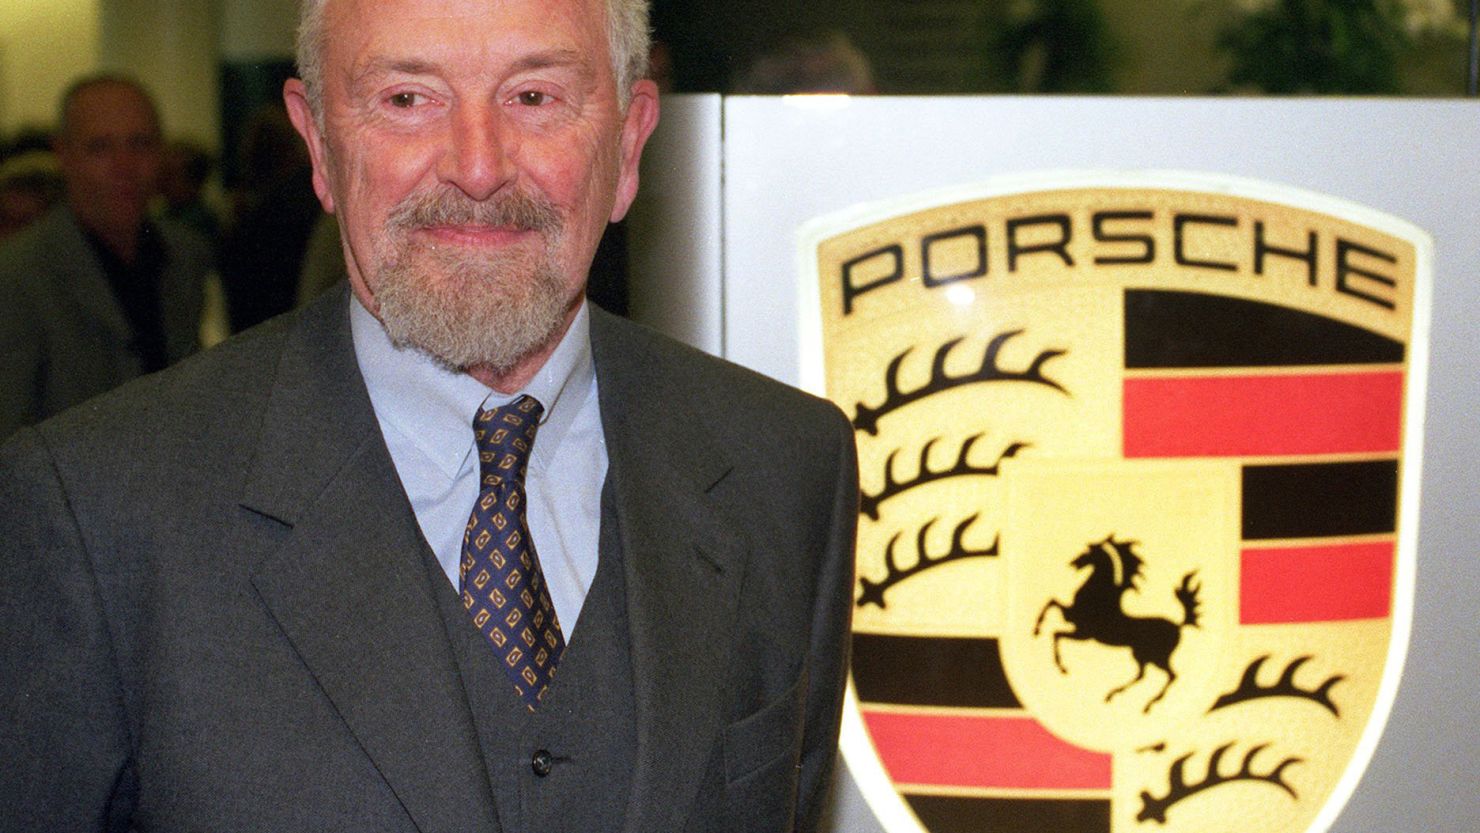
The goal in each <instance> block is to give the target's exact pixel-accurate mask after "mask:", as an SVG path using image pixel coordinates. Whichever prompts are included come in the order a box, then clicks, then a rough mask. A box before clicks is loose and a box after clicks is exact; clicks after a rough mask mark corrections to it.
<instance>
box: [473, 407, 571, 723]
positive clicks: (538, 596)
mask: <svg viewBox="0 0 1480 833" xmlns="http://www.w3.org/2000/svg"><path fill="white" fill-rule="evenodd" d="M543 412H544V408H543V407H542V406H541V405H540V403H539V402H537V401H535V400H534V399H533V398H532V397H529V396H521V397H519V398H518V399H516V400H514V401H513V402H511V403H509V404H507V405H503V406H501V407H498V408H484V409H480V410H479V411H478V416H477V417H476V418H475V419H474V420H473V435H474V437H475V438H476V439H477V442H478V463H479V469H480V480H479V491H478V502H477V503H476V504H474V506H473V514H472V516H471V517H469V518H468V528H467V531H466V532H465V533H463V551H462V563H461V565H460V568H459V570H458V589H459V590H460V591H461V592H462V600H463V607H465V608H467V610H468V613H469V614H470V615H471V616H472V617H473V624H474V625H475V626H477V628H478V630H479V631H480V632H481V633H482V634H483V635H484V636H485V637H487V638H488V641H489V644H491V645H492V646H493V651H494V655H495V656H497V657H498V659H499V664H500V665H502V666H503V667H504V671H505V673H507V674H508V675H509V678H510V679H511V680H513V682H514V689H515V690H516V691H518V692H519V696H520V697H522V698H523V699H524V702H525V703H526V704H527V705H528V706H529V710H530V711H534V710H535V708H536V707H537V706H538V705H539V702H540V698H542V697H544V695H545V691H546V690H547V689H548V688H549V687H550V682H551V680H552V679H554V676H555V666H556V664H558V663H559V662H560V654H561V652H562V651H564V650H565V638H564V637H563V636H562V635H561V633H560V622H559V621H558V620H557V619H556V617H555V605H554V604H553V603H551V601H550V591H549V588H547V587H546V586H545V575H544V573H543V572H542V571H541V570H540V560H539V557H538V556H537V555H535V551H534V542H533V541H532V540H530V536H529V525H528V524H527V523H526V522H525V512H524V504H525V494H524V472H525V469H526V468H527V467H528V465H529V450H530V448H531V447H532V446H533V445H534V434H535V431H537V430H538V429H539V427H540V414H541V413H543Z"/></svg>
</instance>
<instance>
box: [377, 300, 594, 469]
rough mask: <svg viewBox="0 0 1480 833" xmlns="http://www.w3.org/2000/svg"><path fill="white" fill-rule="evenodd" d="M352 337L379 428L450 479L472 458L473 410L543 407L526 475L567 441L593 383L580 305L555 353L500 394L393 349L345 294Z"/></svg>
mask: <svg viewBox="0 0 1480 833" xmlns="http://www.w3.org/2000/svg"><path fill="white" fill-rule="evenodd" d="M350 297H351V303H350V332H351V335H352V336H353V338H354V345H355V357H356V359H357V360H358V362H359V365H360V374H361V375H362V376H363V377H364V379H365V387H366V389H367V390H368V391H369V394H370V402H371V404H372V405H373V406H374V408H375V415H376V417H377V418H378V419H379V420H380V423H381V425H382V426H385V427H388V428H391V429H394V430H395V431H396V432H398V433H399V434H401V435H402V436H403V437H404V438H405V439H406V441H408V442H410V443H411V444H412V445H414V446H415V447H416V448H418V449H419V450H420V451H421V453H422V454H424V455H425V456H426V457H427V459H428V460H431V461H432V462H433V463H434V464H435V465H436V466H437V468H438V469H439V470H441V471H442V473H443V474H445V475H446V476H447V477H448V479H452V478H455V477H456V476H457V475H458V473H459V471H461V469H462V468H463V466H464V465H465V464H466V463H467V461H468V459H469V457H470V456H471V455H472V452H473V417H474V416H475V415H476V414H477V413H478V409H479V408H483V407H494V406H497V405H503V404H506V403H508V402H512V401H513V400H515V399H517V398H519V397H520V396H521V395H524V394H528V395H530V396H532V397H534V398H535V399H537V400H539V402H540V404H541V405H543V406H544V408H545V412H544V416H543V417H542V418H541V421H540V430H539V435H538V436H537V437H536V438H535V444H534V451H533V454H532V455H531V457H530V466H531V468H543V467H544V465H545V461H546V460H548V459H549V457H550V456H551V455H552V454H553V453H554V450H555V448H556V447H557V446H558V445H560V441H561V440H562V439H563V438H564V437H565V434H566V432H567V431H568V430H569V428H570V426H571V423H572V422H573V421H574V419H575V415H576V412H577V411H579V410H580V406H581V403H582V402H583V401H584V400H585V398H586V395H587V394H588V393H589V392H590V391H591V388H592V385H593V383H594V382H595V378H596V374H595V368H594V365H593V364H592V361H591V328H590V320H591V319H590V313H589V311H588V310H587V308H586V302H585V301H582V302H581V307H580V309H579V310H578V311H577V312H576V317H575V319H574V320H573V321H572V322H571V325H570V327H569V329H567V330H566V332H565V335H564V336H563V337H562V338H561V339H560V343H559V344H558V345H556V347H555V352H553V353H551V354H550V358H549V359H547V360H546V361H545V364H544V366H543V367H541V368H540V369H539V371H538V372H537V373H536V374H535V376H534V378H533V379H531V380H530V382H529V384H528V385H526V386H525V387H524V388H522V389H520V390H517V391H514V392H513V393H509V394H504V393H499V392H498V391H495V390H491V389H489V388H488V387H486V386H484V385H483V383H481V382H479V381H478V380H476V379H474V378H473V377H471V376H469V375H468V374H466V373H459V372H456V371H453V370H449V369H448V368H446V367H444V366H443V365H442V364H440V363H438V362H437V361H436V360H435V359H433V358H432V357H430V356H428V355H427V354H425V353H423V352H421V351H420V350H416V349H414V348H400V347H396V346H395V345H394V344H392V343H391V340H390V336H388V335H387V334H386V332H385V327H384V326H383V325H381V323H380V321H379V320H377V319H376V318H375V316H374V315H372V314H371V313H370V312H369V310H367V309H365V307H364V305H363V304H361V303H360V299H359V298H358V297H356V296H354V295H353V293H351V296H350Z"/></svg>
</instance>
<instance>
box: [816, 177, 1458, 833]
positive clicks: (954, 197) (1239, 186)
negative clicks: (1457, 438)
mask: <svg viewBox="0 0 1480 833" xmlns="http://www.w3.org/2000/svg"><path fill="white" fill-rule="evenodd" d="M1081 189H1101V190H1107V189H1138V190H1152V189H1155V190H1166V191H1184V192H1187V193H1205V194H1207V193H1211V194H1217V195H1221V196H1228V197H1235V198H1244V199H1250V200H1257V201H1262V202H1267V203H1274V204H1279V205H1284V206H1288V207H1291V208H1295V209H1303V210H1307V211H1312V212H1318V213H1322V214H1326V215H1330V216H1333V217H1336V218H1339V219H1342V220H1346V221H1349V222H1352V223H1356V224H1360V225H1363V226H1367V227H1370V228H1373V229H1375V230H1378V231H1380V232H1383V233H1385V234H1389V235H1391V236H1393V237H1397V238H1400V239H1402V240H1404V241H1406V242H1408V243H1409V244H1411V245H1412V246H1413V248H1414V285H1413V302H1412V308H1413V320H1412V326H1411V331H1410V332H1411V336H1410V338H1409V340H1408V342H1407V344H1406V345H1405V348H1406V351H1407V371H1406V373H1405V385H1406V386H1407V390H1408V392H1407V395H1406V396H1405V397H1404V402H1403V436H1402V445H1401V454H1402V457H1401V459H1402V466H1403V468H1402V472H1403V477H1402V480H1401V484H1400V491H1399V494H1398V507H1397V518H1398V529H1397V535H1396V539H1397V556H1396V564H1395V568H1394V574H1393V609H1392V617H1391V618H1392V631H1391V634H1392V636H1391V640H1390V642H1389V645H1388V652H1387V657H1386V659H1385V662H1384V668H1383V675H1382V680H1381V683H1380V684H1379V687H1378V691H1377V696H1376V698H1375V700H1374V702H1373V704H1372V713H1371V716H1370V717H1369V719H1368V721H1367V724H1366V726H1364V727H1363V729H1362V733H1361V738H1360V740H1359V741H1358V743H1357V746H1356V748H1355V750H1354V751H1353V753H1352V755H1351V758H1350V759H1349V760H1348V761H1347V763H1346V766H1345V768H1344V771H1343V773H1342V775H1341V778H1340V779H1339V780H1338V781H1337V783H1336V785H1335V786H1334V787H1333V788H1332V790H1331V792H1330V794H1328V795H1327V796H1326V799H1325V802H1324V804H1323V805H1322V807H1321V809H1320V811H1319V812H1318V813H1317V814H1316V817H1315V819H1314V820H1313V821H1312V823H1311V825H1310V827H1308V828H1307V831H1306V833H1326V831H1328V830H1329V829H1330V827H1331V825H1332V824H1334V823H1335V821H1336V818H1337V817H1338V816H1339V815H1340V814H1341V811H1342V809H1343V808H1344V807H1345V806H1346V803H1347V801H1348V800H1350V798H1351V796H1352V793H1353V792H1355V790H1356V787H1357V784H1358V783H1359V782H1360V781H1361V778H1362V775H1363V773H1365V772H1366V770H1367V767H1368V765H1369V764H1370V762H1371V760H1372V755H1373V753H1374V752H1375V751H1376V749H1377V744H1378V742H1379V741H1380V740H1381V737H1382V733H1383V730H1384V728H1385V727H1386V725H1387V721H1388V718H1389V716H1390V715H1391V713H1392V707H1393V703H1394V701H1395V700H1396V699H1397V692H1398V686H1399V683H1400V681H1401V678H1402V675H1403V666H1404V663H1405V661H1406V659H1407V655H1408V643H1409V640H1410V637H1411V633H1412V626H1413V607H1414V598H1415V589H1416V573H1417V561H1418V520H1419V510H1420V507H1419V487H1420V484H1421V483H1422V477H1423V472H1422V469H1423V416H1424V405H1425V403H1426V401H1427V395H1428V364H1429V341H1430V333H1431V326H1432V300H1433V266H1434V240H1433V237H1432V235H1430V234H1429V233H1428V232H1427V231H1424V230H1423V229H1422V228H1420V227H1418V226H1417V225H1415V224H1413V223H1411V222H1409V221H1407V220H1404V219H1402V218H1400V217H1396V216H1394V215H1391V214H1388V213H1386V212H1383V211H1380V210H1378V209H1375V208H1372V207H1370V206H1367V205H1363V204H1361V203H1357V202H1352V201H1349V200H1345V199H1342V198H1340V197H1335V196H1331V195H1328V194H1323V193H1320V192H1317V191H1312V190H1308V189H1305V188H1300V187H1296V186H1292V185H1287V184H1283V183H1275V182H1269V181H1265V180H1259V179H1254V178H1250V177H1244V176H1237V175H1230V174H1219V173H1211V172H1195V171H1179V170H1119V171H1116V170H1084V171H1076V170H1050V171H1040V172H1029V173H1020V174H1011V175H1004V176H998V177H991V178H988V179H986V180H983V181H979V182H977V183H973V184H966V185H957V186H949V187H945V188H937V189H930V190H924V191H920V192H917V193H914V194H909V195H904V196H901V197H896V198H892V199H885V200H879V201H873V202H868V203H862V204H858V205H854V206H851V207H848V208H845V209H842V210H839V211H836V212H832V213H829V214H826V215H822V216H819V217H816V218H813V219H812V220H809V221H807V222H806V223H804V224H803V225H801V226H800V227H799V228H798V230H797V232H796V240H797V247H796V253H797V272H796V274H797V276H798V280H797V312H798V320H797V342H798V357H797V358H798V369H799V381H800V386H801V388H802V389H803V390H806V391H808V392H810V393H812V394H814V395H817V396H820V397H823V398H827V385H826V368H825V367H824V361H823V355H824V353H823V327H822V322H823V318H822V305H821V304H822V293H821V282H822V275H821V272H820V268H819V263H818V259H817V251H818V248H819V247H820V246H821V245H822V244H823V243H824V242H825V241H827V240H830V239H832V238H833V237H837V236H840V235H842V234H846V233H848V232H851V231H854V230H856V229H858V228H861V227H864V226H868V225H872V224H875V223H880V222H884V221H887V220H890V219H893V218H898V217H904V216H908V215H911V214H915V213H918V212H922V211H927V210H931V209H937V208H942V207H946V206H950V205H955V204H960V203H966V202H973V201H980V200H986V199H994V198H1001V197H1010V196H1018V195H1024V194H1031V193H1040V192H1049V191H1065V190H1081ZM838 404H840V406H846V403H838ZM839 747H840V749H841V750H842V753H843V759H844V761H845V762H846V763H847V767H848V771H849V773H850V774H851V775H852V777H853V779H854V781H855V783H856V784H857V786H858V788H859V791H860V792H861V793H862V795H863V798H864V801H865V802H866V803H867V804H868V807H869V810H870V812H872V813H873V815H874V817H875V818H876V819H877V820H878V821H879V823H880V824H881V825H883V827H884V830H885V831H886V833H927V831H926V828H925V827H924V825H923V824H922V823H921V822H920V821H919V819H918V818H917V817H916V816H915V814H914V812H913V811H912V810H911V809H910V808H909V805H908V804H907V803H906V802H905V800H904V798H903V796H902V795H901V794H900V793H899V792H898V791H897V790H896V789H895V786H894V783H893V781H892V780H891V779H890V778H889V775H888V773H887V772H886V771H885V769H884V765H883V762H882V760H881V759H880V758H879V756H878V753H877V752H876V751H875V750H874V746H873V741H872V740H871V739H870V737H869V734H868V731H867V729H866V728H865V727H864V723H863V717H862V711H861V709H860V707H859V701H858V695H857V692H856V691H855V689H854V685H853V675H852V670H851V669H850V670H849V674H848V684H847V690H846V692H845V694H844V701H843V717H842V730H841V734H840V738H839Z"/></svg>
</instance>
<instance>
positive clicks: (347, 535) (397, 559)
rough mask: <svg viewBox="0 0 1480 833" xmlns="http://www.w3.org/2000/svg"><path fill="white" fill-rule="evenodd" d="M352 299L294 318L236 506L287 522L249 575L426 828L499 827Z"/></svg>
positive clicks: (360, 739) (449, 830) (358, 736)
mask: <svg viewBox="0 0 1480 833" xmlns="http://www.w3.org/2000/svg"><path fill="white" fill-rule="evenodd" d="M346 298H347V295H345V294H340V295H339V297H338V298H337V299H333V300H331V301H329V302H326V303H319V304H316V305H314V306H313V307H312V308H310V309H309V310H308V311H307V312H306V313H305V315H304V316H303V317H302V318H301V319H299V324H298V327H297V329H296V330H295V332H294V334H293V336H292V337H291V339H290V343H289V346H288V347H287V349H286V350H285V352H284V357H283V360H282V362H281V365H280V367H279V370H278V375H277V382H276V387H275V389H274V391H273V394H272V398H271V400H270V402H269V405H268V407H267V412H266V415H265V418H264V421H263V428H262V435H261V437H260V440H259V450H258V456H257V459H256V461H255V463H254V465H253V469H252V472H251V473H250V476H249V480H248V487H247V492H246V496H245V499H244V500H243V502H242V505H243V507H244V508H245V509H248V510H250V511H252V512H255V513H257V514H259V515H263V516H265V517H268V518H271V519H273V520H276V521H278V522H279V523H281V524H282V525H283V526H284V527H287V528H289V529H288V530H287V531H286V533H285V535H284V537H283V538H282V539H281V540H282V544H281V546H280V548H279V549H277V551H276V552H275V553H273V554H272V555H271V556H270V557H268V558H267V559H265V560H264V561H263V563H262V564H261V565H260V566H259V567H258V569H257V571H256V573H255V574H254V575H253V579H252V581H253V584H254V585H255V587H256V588H257V591H258V593H259V595H260V596H261V597H262V600H263V602H264V603H265V604H266V606H267V609H268V610H269V611H270V613H271V614H272V616H273V617H274V618H275V619H276V620H277V622H278V624H279V626H280V627H281V628H282V630H283V632H284V633H285V634H286V635H287V637H288V639H289V640H290V642H291V643H292V645H293V647H294V649H295V650H297V652H298V653H299V655H300V656H301V657H302V659H303V661H304V663H305V664H306V665H307V666H308V667H309V669H310V670H311V671H312V673H313V675H314V677H315V679H316V681H317V682H318V684H319V685H320V686H321V687H322V689H323V690H324V693H325V694H327V695H328V697H329V699H330V700H331V701H332V702H333V704H334V707H335V708H336V709H337V710H338V712H339V714H340V716H341V717H342V718H343V719H344V721H345V723H346V724H348V726H349V728H350V729H351V731H352V732H353V733H354V735H355V738H356V739H357V741H358V742H359V744H360V746H361V747H362V748H363V749H364V751H365V753H366V754H367V755H368V756H369V757H370V758H371V759H372V760H373V761H374V763H375V766H376V767H377V769H378V770H379V772H380V773H381V775H382V776H383V777H384V778H385V780H386V782H387V783H388V784H389V785H390V787H391V788H392V790H394V792H395V794H396V796H397V798H398V799H399V800H400V801H401V803H402V804H403V805H404V806H405V808H406V810H407V812H408V814H409V815H410V816H411V818H412V820H413V821H414V822H415V823H416V825H417V826H418V827H419V828H420V829H421V830H423V831H428V833H430V832H431V831H447V833H452V831H464V830H474V829H477V830H496V829H497V822H496V821H495V812H494V807H493V800H492V793H491V791H490V789H489V785H488V780H487V774H486V769H485V767H484V765H483V761H482V758H481V755H480V752H479V750H478V745H477V735H476V732H475V729H474V727H473V722H472V717H471V714H470V712H469V710H468V704H467V699H466V695H465V693H464V690H463V688H462V685H461V682H460V681H459V678H458V675H457V670H456V665H455V662H454V659H453V656H452V653H451V648H450V646H449V645H448V641H447V633H446V629H445V627H444V625H443V622H442V618H441V615H440V613H439V612H438V609H437V607H436V602H435V599H434V597H433V596H432V588H431V586H430V585H429V583H428V579H427V574H426V571H425V569H424V567H423V561H422V559H423V557H424V556H423V554H422V553H421V548H423V547H425V546H426V545H425V543H424V542H423V540H422V539H421V536H420V534H419V532H418V531H417V526H416V521H415V517H414V515H413V514H412V512H411V509H410V506H409V505H408V503H407V501H406V499H405V497H404V494H403V493H402V491H401V488H400V483H399V480H398V478H397V476H396V473H395V469H394V465H393V464H392V463H391V460H390V456H389V454H388V452H387V451H386V450H385V446H384V443H383V442H382V440H381V437H380V429H379V426H378V424H377V423H376V421H375V417H374V413H373V411H372V409H371V406H370V402H369V397H368V395H367V394H366V392H365V390H364V383H363V382H362V380H361V378H360V375H359V370H358V367H357V366H356V363H355V357H354V351H353V347H352V342H351V339H350V336H349V323H348V320H349V314H348V310H347V307H346Z"/></svg>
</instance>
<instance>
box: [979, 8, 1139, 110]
mask: <svg viewBox="0 0 1480 833" xmlns="http://www.w3.org/2000/svg"><path fill="white" fill-rule="evenodd" d="M983 26H984V29H985V31H986V33H987V34H986V37H985V38H984V40H985V42H986V43H987V48H986V57H987V61H986V64H987V67H986V69H987V72H988V76H989V79H990V81H989V88H990V89H995V90H1002V91H1008V92H1023V93H1103V92H1111V91H1112V90H1113V89H1114V87H1115V79H1114V69H1115V66H1116V63H1117V62H1118V60H1119V54H1118V53H1119V49H1118V44H1117V43H1116V40H1115V38H1114V36H1113V34H1112V33H1111V31H1110V27H1109V25H1108V24H1107V23H1106V22H1105V16H1104V14H1103V13H1102V12H1101V10H1100V6H1099V4H1098V3H1097V2H1096V0H1017V2H1014V3H1011V4H1009V5H1008V7H1007V8H1005V9H1003V10H1001V11H1000V12H996V13H989V14H988V15H987V16H985V17H984V19H983Z"/></svg>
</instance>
